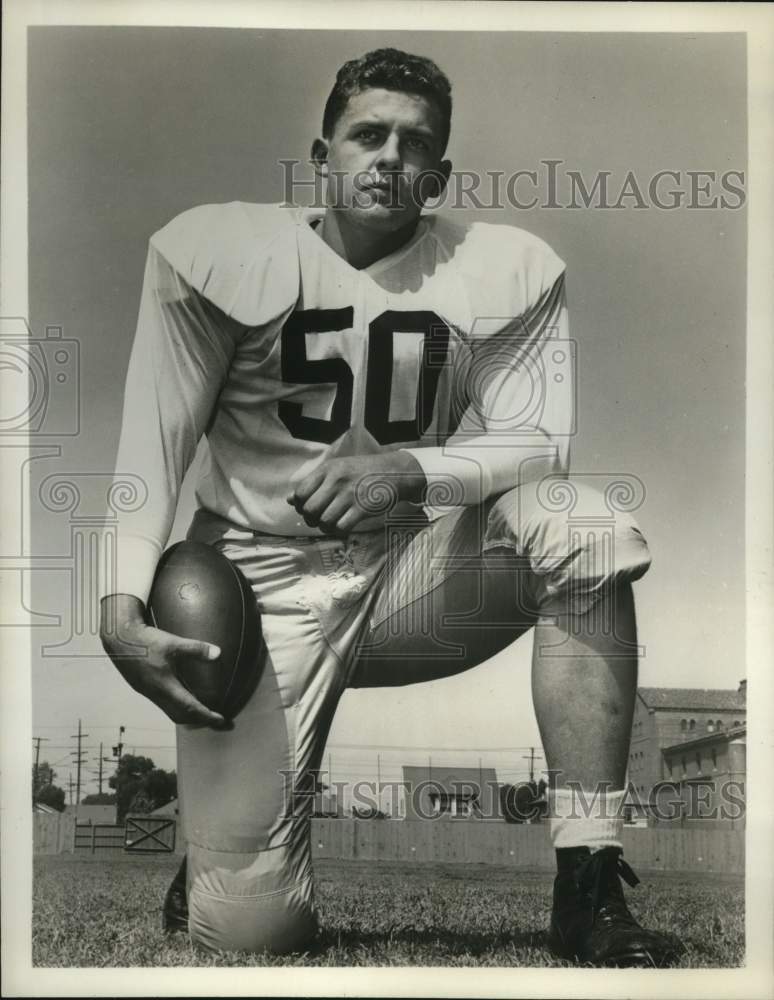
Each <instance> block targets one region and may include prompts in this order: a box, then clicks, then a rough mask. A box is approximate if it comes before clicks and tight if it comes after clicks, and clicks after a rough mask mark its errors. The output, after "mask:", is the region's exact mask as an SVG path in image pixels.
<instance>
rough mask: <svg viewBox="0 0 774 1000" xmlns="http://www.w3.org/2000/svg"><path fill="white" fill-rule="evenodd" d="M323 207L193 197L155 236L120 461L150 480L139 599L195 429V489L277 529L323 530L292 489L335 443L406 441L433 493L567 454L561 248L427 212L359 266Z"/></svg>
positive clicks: (450, 501) (121, 568)
mask: <svg viewBox="0 0 774 1000" xmlns="http://www.w3.org/2000/svg"><path fill="white" fill-rule="evenodd" d="M321 217H322V212H320V211H315V210H310V209H298V208H288V207H280V206H273V205H254V204H246V203H239V202H235V203H231V204H227V205H205V206H202V207H199V208H195V209H192V210H190V211H188V212H184V213H183V214H182V215H180V216H178V217H177V218H176V219H174V220H173V221H172V222H171V223H169V225H167V226H166V227H165V228H163V229H162V230H160V231H159V232H158V233H156V234H155V235H154V236H153V237H152V238H151V241H150V247H149V253H148V260H147V266H146V271H145V281H144V287H143V294H142V301H141V306H140V315H139V321H138V327H137V334H136V338H135V342H134V347H133V350H132V355H131V359H130V364H129V371H128V376H127V383H126V393H125V399H124V412H123V425H122V432H121V441H120V446H119V452H118V457H117V463H116V475H117V477H119V478H120V477H121V476H122V475H124V474H134V475H136V476H139V477H141V478H142V480H143V481H144V482H145V484H146V485H147V490H148V496H147V501H146V502H145V504H144V505H143V506H142V507H141V509H139V510H138V511H135V512H132V513H127V514H124V515H122V516H121V521H120V525H119V545H118V580H117V587H116V585H115V584H113V585H111V589H116V590H117V592H119V593H131V594H134V595H136V596H137V597H139V598H140V599H141V600H143V601H146V600H147V596H148V593H149V590H150V585H151V581H152V579H153V574H154V571H155V567H156V563H157V561H158V559H159V556H160V554H161V552H162V550H163V548H164V546H165V545H166V542H167V539H168V537H169V532H170V530H171V525H172V521H173V519H174V514H175V508H176V505H177V500H178V494H179V490H180V486H181V483H182V480H183V476H184V475H185V472H186V469H187V468H188V466H189V465H190V463H191V461H192V459H193V456H194V453H195V450H196V447H197V444H198V442H199V441H200V439H201V438H202V436H204V437H205V439H206V460H205V463H204V467H203V470H202V472H201V475H200V478H199V482H198V484H197V491H196V492H197V499H198V502H199V504H200V506H202V507H204V508H207V509H209V510H211V511H213V512H214V513H216V514H218V515H220V516H222V517H225V518H227V519H228V520H230V521H232V522H234V523H235V524H237V525H239V526H241V527H245V528H250V529H252V530H256V531H261V532H266V533H269V534H275V535H286V536H298V535H319V534H320V532H319V531H318V530H317V529H314V528H310V527H308V526H307V525H306V524H305V523H304V521H303V519H302V518H301V517H300V515H299V514H298V513H297V511H295V510H294V509H293V508H292V507H291V506H290V505H289V504H288V503H287V500H286V498H287V496H288V494H289V493H290V492H292V486H293V483H294V482H296V481H297V480H299V479H300V478H302V477H303V476H304V475H306V474H308V473H309V472H311V471H312V470H314V469H315V468H317V467H318V466H319V465H321V464H322V463H324V462H325V461H326V460H328V459H330V458H335V457H340V456H348V455H368V454H374V455H376V454H378V453H379V452H382V451H392V450H395V449H398V448H402V449H406V450H408V451H410V452H411V454H412V455H413V456H414V457H415V458H416V459H417V461H418V462H419V464H420V465H421V466H422V468H423V470H424V472H425V475H426V477H427V480H428V485H429V489H428V505H430V506H435V508H436V509H437V508H438V507H440V508H443V507H448V506H452V505H460V504H470V503H476V502H479V501H481V500H482V499H484V498H485V497H487V496H489V495H491V494H493V493H496V492H502V491H503V490H505V489H509V488H511V487H513V486H516V485H518V484H519V483H520V482H522V481H524V480H525V479H535V478H538V477H539V476H542V475H544V474H546V473H547V472H558V471H565V470H566V469H567V466H568V460H569V436H570V433H571V431H572V412H573V405H574V404H573V398H572V396H573V393H572V383H573V375H572V366H571V360H572V359H571V357H568V349H569V344H568V341H567V325H566V324H567V319H566V307H565V302H564V282H563V272H564V265H563V263H562V261H561V260H560V259H559V258H558V257H557V256H556V254H554V253H553V251H552V250H551V249H550V248H549V247H548V246H547V245H546V244H545V243H543V242H542V241H541V240H539V239H537V238H536V237H534V236H532V235H530V234H529V233H526V232H524V231H522V230H520V229H516V228H514V227H512V226H503V225H492V224H485V223H474V224H472V225H468V226H461V225H456V224H453V223H451V222H449V221H448V220H446V219H444V218H442V217H440V216H427V217H423V218H422V219H421V220H420V222H419V225H418V227H417V230H416V232H415V234H414V236H413V238H412V239H411V240H410V241H409V242H408V243H407V244H405V245H404V246H403V247H401V248H400V249H399V250H398V251H396V252H395V253H392V254H390V255H389V256H387V257H384V258H382V259H381V260H379V261H377V262H376V263H374V264H372V265H371V266H370V267H367V268H364V269H362V270H357V269H355V268H353V267H352V266H351V265H350V264H348V263H347V262H346V261H345V260H344V259H343V258H341V257H340V256H338V254H336V253H335V252H334V251H333V250H332V249H331V248H330V247H328V246H327V244H326V243H324V242H323V240H322V239H321V237H320V236H319V235H318V233H317V232H316V231H315V229H314V228H313V226H314V224H315V223H316V222H317V221H319V220H320V219H321ZM557 342H558V343H557ZM376 467H377V463H375V468H376ZM358 527H359V528H361V529H367V528H372V527H374V522H373V521H365V522H362V523H361V524H360V525H359V526H358Z"/></svg>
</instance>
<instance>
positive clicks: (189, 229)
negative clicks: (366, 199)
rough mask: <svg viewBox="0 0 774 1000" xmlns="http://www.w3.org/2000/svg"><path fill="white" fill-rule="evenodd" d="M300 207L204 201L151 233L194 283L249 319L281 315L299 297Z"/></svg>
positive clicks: (228, 309) (256, 320)
mask: <svg viewBox="0 0 774 1000" xmlns="http://www.w3.org/2000/svg"><path fill="white" fill-rule="evenodd" d="M296 233H297V213H296V212H295V211H294V210H293V209H291V208H285V207H282V206H279V205H259V204H251V203H248V202H238V201H234V202H229V203H228V204H223V205H199V206H197V207H196V208H191V209H188V210H187V211H185V212H182V213H181V214H180V215H178V216H176V217H175V218H174V219H172V221H171V222H169V223H168V224H167V225H166V226H164V227H163V229H160V230H159V231H158V232H156V233H154V234H153V236H152V237H151V241H150V242H151V246H152V247H153V248H154V249H155V250H157V251H158V252H159V253H160V254H161V255H162V256H163V257H164V259H165V260H166V261H167V263H168V264H169V265H170V266H171V267H172V268H173V269H174V270H175V271H176V272H177V273H178V274H179V275H180V276H181V277H182V278H183V279H184V280H185V281H186V282H188V284H190V285H191V286H192V287H193V288H195V289H196V291H198V292H199V293H201V294H202V295H204V296H205V297H206V298H208V299H209V300H210V301H211V302H213V303H214V304H215V305H216V306H218V308H219V309H222V310H223V311H224V312H225V313H227V314H228V315H230V316H233V317H234V318H235V319H237V320H238V321H239V322H242V323H245V324H246V325H251V326H253V325H259V324H261V323H265V322H268V321H269V320H270V319H271V318H273V316H276V315H279V314H280V313H281V312H283V311H285V310H286V309H287V308H288V307H289V306H291V305H292V303H293V302H295V300H296V298H297V297H298V284H299V268H298V247H297V237H296Z"/></svg>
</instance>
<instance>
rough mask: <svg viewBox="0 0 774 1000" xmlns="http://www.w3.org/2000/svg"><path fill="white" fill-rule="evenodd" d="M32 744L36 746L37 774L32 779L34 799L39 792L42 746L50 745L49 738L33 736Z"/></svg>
mask: <svg viewBox="0 0 774 1000" xmlns="http://www.w3.org/2000/svg"><path fill="white" fill-rule="evenodd" d="M32 742H33V743H34V744H35V773H34V775H33V778H32V787H33V798H34V797H35V795H36V794H37V791H38V768H39V767H40V744H41V743H48V737H47V736H33V737H32Z"/></svg>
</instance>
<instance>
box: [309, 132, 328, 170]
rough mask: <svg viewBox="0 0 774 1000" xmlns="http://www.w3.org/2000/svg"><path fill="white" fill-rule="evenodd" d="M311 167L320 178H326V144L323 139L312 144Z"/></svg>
mask: <svg viewBox="0 0 774 1000" xmlns="http://www.w3.org/2000/svg"><path fill="white" fill-rule="evenodd" d="M312 165H313V166H314V172H315V173H316V174H318V175H319V176H320V177H327V176H328V143H327V142H326V141H325V139H315V140H314V142H313V143H312Z"/></svg>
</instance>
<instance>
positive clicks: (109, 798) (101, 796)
mask: <svg viewBox="0 0 774 1000" xmlns="http://www.w3.org/2000/svg"><path fill="white" fill-rule="evenodd" d="M115 801H116V795H115V792H93V793H92V794H91V795H84V796H83V798H82V799H81V804H82V805H84V806H112V805H115Z"/></svg>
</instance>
